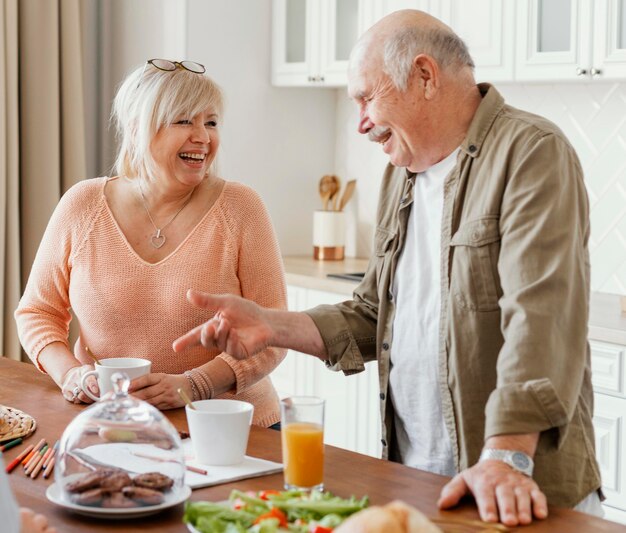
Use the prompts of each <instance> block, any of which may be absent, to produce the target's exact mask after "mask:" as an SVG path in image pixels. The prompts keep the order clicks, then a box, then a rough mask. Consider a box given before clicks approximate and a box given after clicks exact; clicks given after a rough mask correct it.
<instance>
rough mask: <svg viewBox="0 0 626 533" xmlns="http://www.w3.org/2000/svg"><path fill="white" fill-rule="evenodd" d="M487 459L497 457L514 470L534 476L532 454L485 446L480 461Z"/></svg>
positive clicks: (496, 458)
mask: <svg viewBox="0 0 626 533" xmlns="http://www.w3.org/2000/svg"><path fill="white" fill-rule="evenodd" d="M487 459H495V460H496V461H502V462H503V463H505V464H507V465H509V466H510V467H511V468H512V469H513V470H517V471H518V472H521V473H522V474H524V475H526V476H528V477H533V468H534V467H535V463H533V460H532V458H531V457H530V456H528V455H526V454H525V453H524V452H520V451H518V450H498V449H495V448H485V449H484V450H483V451H482V453H481V454H480V459H479V460H478V461H479V462H480V461H485V460H487Z"/></svg>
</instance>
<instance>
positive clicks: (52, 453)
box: [43, 441, 59, 468]
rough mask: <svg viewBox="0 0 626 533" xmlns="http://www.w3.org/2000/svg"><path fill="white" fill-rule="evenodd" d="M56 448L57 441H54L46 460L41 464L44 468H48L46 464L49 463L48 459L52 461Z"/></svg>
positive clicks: (57, 446) (57, 445)
mask: <svg viewBox="0 0 626 533" xmlns="http://www.w3.org/2000/svg"><path fill="white" fill-rule="evenodd" d="M58 448H59V441H56V442H55V443H54V447H53V448H52V452H51V453H50V455H49V456H48V458H47V459H46V462H45V463H44V464H43V467H44V468H48V465H49V464H50V461H52V458H53V457H54V455H55V454H56V453H57V450H58Z"/></svg>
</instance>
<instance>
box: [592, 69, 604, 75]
mask: <svg viewBox="0 0 626 533" xmlns="http://www.w3.org/2000/svg"><path fill="white" fill-rule="evenodd" d="M600 74H602V70H601V69H599V68H592V69H591V75H592V76H599V75H600Z"/></svg>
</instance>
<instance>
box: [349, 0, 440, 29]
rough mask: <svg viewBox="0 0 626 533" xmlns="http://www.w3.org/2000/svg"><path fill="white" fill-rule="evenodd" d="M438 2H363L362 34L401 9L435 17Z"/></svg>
mask: <svg viewBox="0 0 626 533" xmlns="http://www.w3.org/2000/svg"><path fill="white" fill-rule="evenodd" d="M437 2H438V0H365V2H364V3H363V9H362V11H361V14H362V18H361V21H360V23H359V27H360V30H361V32H360V33H363V32H364V31H365V30H367V29H368V28H369V27H370V26H372V25H373V24H374V23H376V22H378V21H379V20H380V19H381V18H383V17H385V16H387V15H389V13H393V12H394V11H399V10H401V9H419V10H421V11H426V12H427V13H431V14H432V15H435V16H437V13H436V12H435V11H434V10H436V7H437V6H436V5H435V4H437Z"/></svg>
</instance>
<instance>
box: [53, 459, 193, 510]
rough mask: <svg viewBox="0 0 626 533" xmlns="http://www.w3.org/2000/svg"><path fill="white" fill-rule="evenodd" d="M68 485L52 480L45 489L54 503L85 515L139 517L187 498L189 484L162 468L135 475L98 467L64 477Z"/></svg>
mask: <svg viewBox="0 0 626 533" xmlns="http://www.w3.org/2000/svg"><path fill="white" fill-rule="evenodd" d="M64 483H65V486H64V487H61V486H60V485H59V483H58V482H57V483H53V484H52V485H50V486H49V487H48V490H47V491H46V497H47V498H48V500H50V501H51V502H52V503H54V504H56V505H59V506H60V507H63V508H65V509H68V510H70V511H73V512H75V513H78V514H82V515H85V516H92V517H99V518H137V517H141V516H146V515H150V514H154V513H158V512H160V511H162V510H164V509H169V508H170V507H174V506H175V505H178V504H180V503H183V502H184V501H186V500H187V499H188V498H189V496H190V495H191V488H190V487H188V486H187V485H182V486H178V487H177V486H175V484H174V481H173V480H172V479H171V478H170V477H168V476H167V475H165V474H163V473H161V472H147V473H143V474H137V475H133V474H132V473H129V472H125V471H122V470H115V469H107V468H98V469H96V470H94V471H92V472H88V473H82V474H74V475H72V476H69V477H67V478H65V479H64Z"/></svg>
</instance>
